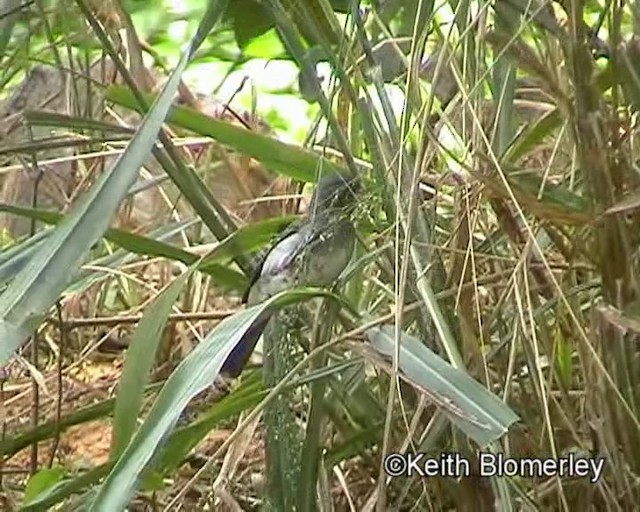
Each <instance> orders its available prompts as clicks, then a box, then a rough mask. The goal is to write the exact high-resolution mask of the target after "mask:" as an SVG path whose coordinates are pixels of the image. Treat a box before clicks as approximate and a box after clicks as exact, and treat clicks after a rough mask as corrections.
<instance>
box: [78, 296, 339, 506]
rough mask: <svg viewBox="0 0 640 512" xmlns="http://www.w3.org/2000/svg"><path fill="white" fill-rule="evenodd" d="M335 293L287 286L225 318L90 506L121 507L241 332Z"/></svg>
mask: <svg viewBox="0 0 640 512" xmlns="http://www.w3.org/2000/svg"><path fill="white" fill-rule="evenodd" d="M318 295H321V296H329V297H334V295H332V294H330V293H328V292H324V291H319V290H291V291H289V292H286V293H283V294H280V295H276V296H275V297H272V298H271V299H269V300H268V301H266V302H263V303H261V304H258V305H256V306H253V307H251V308H248V309H245V310H244V311H240V312H238V313H236V314H235V315H233V316H231V317H228V318H225V319H224V320H223V321H222V322H220V323H219V324H218V325H217V326H216V327H215V328H214V329H213V330H212V331H211V332H210V333H209V335H208V336H207V337H206V338H205V339H204V340H203V341H202V343H200V344H199V345H198V346H197V347H196V348H195V349H194V350H193V351H192V352H191V353H190V354H189V355H188V356H187V357H186V358H185V359H184V360H183V361H182V362H181V363H180V364H179V365H178V367H177V368H176V369H175V370H174V372H173V373H172V374H171V376H170V377H169V379H168V380H167V382H166V383H165V385H164V386H163V388H162V391H161V392H160V394H159V395H158V398H157V399H156V401H155V403H154V404H153V407H152V409H151V411H150V412H149V415H148V416H147V418H146V420H145V421H144V423H143V424H142V425H141V427H140V428H139V429H138V431H137V432H136V434H135V436H134V437H133V439H132V440H131V442H130V443H129V444H128V446H127V447H126V449H125V450H124V452H123V453H122V455H121V457H120V458H119V459H118V461H117V462H116V464H115V466H114V468H113V469H112V471H111V472H110V473H109V476H108V477H107V478H106V479H105V481H104V483H103V484H102V486H101V487H100V490H99V491H98V494H97V495H96V497H95V499H94V500H93V503H92V504H91V508H90V510H92V511H97V510H100V511H101V510H109V511H112V510H113V511H115V510H122V509H123V508H124V507H125V506H126V504H127V503H128V502H129V499H130V497H131V496H132V494H133V492H134V491H135V489H136V487H137V485H138V482H139V480H140V475H141V473H142V472H143V470H144V469H145V467H146V466H147V464H148V463H149V461H150V460H151V458H152V457H153V456H154V454H155V453H156V451H157V450H158V448H159V447H161V446H162V445H163V444H164V442H166V440H167V438H168V435H169V434H170V432H171V430H172V429H173V427H174V426H175V424H176V422H177V421H178V419H179V417H180V414H181V413H182V411H183V410H184V408H185V407H186V405H187V404H188V403H189V401H190V400H191V399H192V398H193V397H194V396H196V395H197V394H198V393H200V392H202V391H203V390H205V389H206V388H207V387H208V386H210V385H211V384H212V383H213V381H214V379H215V378H216V376H217V375H218V373H219V372H220V369H221V368H222V365H223V363H224V361H225V360H226V358H227V356H228V355H229V354H230V353H231V351H232V350H233V348H234V347H235V346H236V345H237V344H238V343H239V342H240V341H241V340H242V337H243V336H244V334H245V332H246V331H247V330H248V329H249V328H250V327H251V326H252V325H253V324H254V322H256V320H258V318H259V317H261V316H262V315H263V314H265V313H266V312H267V310H270V309H272V308H274V307H282V306H284V305H286V304H290V303H292V302H297V301H300V300H302V299H305V298H310V297H314V296H318Z"/></svg>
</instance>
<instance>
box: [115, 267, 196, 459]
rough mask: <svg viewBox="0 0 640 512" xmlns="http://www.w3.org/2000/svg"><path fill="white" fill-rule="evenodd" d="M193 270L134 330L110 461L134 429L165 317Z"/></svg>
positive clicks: (119, 395)
mask: <svg viewBox="0 0 640 512" xmlns="http://www.w3.org/2000/svg"><path fill="white" fill-rule="evenodd" d="M194 268H195V267H191V268H190V269H189V270H188V271H187V272H185V273H183V274H182V275H181V276H180V277H178V278H177V279H175V280H174V281H173V283H171V285H170V286H169V287H168V288H167V289H166V290H164V291H163V292H162V293H161V294H160V295H159V296H158V297H156V299H155V300H154V301H153V303H152V304H151V305H150V306H149V307H148V308H147V310H146V311H145V312H144V315H143V316H142V319H141V320H140V323H139V324H138V327H137V329H136V330H135V332H134V334H133V336H132V338H131V344H130V348H129V350H127V356H126V359H125V363H124V368H123V370H122V376H121V377H120V382H119V384H118V393H117V395H116V407H115V413H114V415H113V437H112V444H111V458H112V459H113V458H117V457H118V456H119V455H120V454H121V453H122V451H123V450H124V448H125V447H126V446H127V444H128V443H129V441H130V439H131V436H132V435H133V433H134V431H135V429H136V423H137V419H138V415H139V413H140V406H141V405H142V398H143V396H144V389H145V385H146V383H147V379H148V378H149V373H150V371H151V368H152V366H153V363H154V361H155V358H156V352H157V350H158V347H159V345H160V342H161V341H162V331H163V330H164V327H165V324H166V322H167V318H168V317H169V314H170V313H171V308H172V307H173V305H174V304H175V302H176V300H177V299H178V296H179V294H180V292H181V291H182V289H183V287H184V285H185V283H186V282H187V279H189V277H191V275H192V274H193V271H194Z"/></svg>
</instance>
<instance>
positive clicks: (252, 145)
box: [107, 85, 348, 182]
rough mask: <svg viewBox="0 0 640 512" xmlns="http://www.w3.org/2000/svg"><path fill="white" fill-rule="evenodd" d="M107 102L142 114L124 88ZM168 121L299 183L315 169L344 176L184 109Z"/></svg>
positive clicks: (303, 153) (305, 155) (313, 156)
mask: <svg viewBox="0 0 640 512" xmlns="http://www.w3.org/2000/svg"><path fill="white" fill-rule="evenodd" d="M107 99H108V100H109V101H113V102H114V103H116V104H118V105H120V106H122V107H127V108H130V109H133V110H137V111H139V112H141V111H142V109H141V108H140V105H139V104H138V103H137V102H136V101H135V99H134V98H133V95H132V94H131V93H130V92H129V91H128V90H127V89H126V88H125V87H122V86H117V85H116V86H111V87H109V88H108V90H107ZM168 120H169V122H170V123H172V124H174V125H176V126H179V127H181V128H185V129H187V130H190V131H192V132H194V133H197V134H199V135H205V136H208V137H211V138H212V139H215V140H217V141H218V142H220V143H221V144H224V145H226V146H229V147H231V148H233V149H235V150H236V151H238V152H240V153H242V154H245V155H248V156H251V157H253V158H255V159H256V160H260V161H261V162H262V163H263V164H264V165H266V166H267V167H269V168H271V169H273V170H275V171H277V172H279V173H280V174H284V175H285V176H290V177H292V178H295V179H297V180H300V181H305V182H313V181H315V177H316V174H317V172H318V169H322V170H323V171H322V172H325V173H329V172H339V173H342V174H348V173H347V171H346V170H345V169H344V168H343V167H342V166H340V165H338V164H334V163H333V162H331V161H330V160H329V159H327V158H325V157H322V156H320V155H318V154H317V153H315V152H312V151H309V150H306V149H303V148H301V147H299V146H295V145H293V144H286V143H284V142H280V141H279V140H276V139H273V138H271V137H267V136H265V135H261V134H259V133H256V132H253V131H250V130H247V129H245V128H241V127H239V126H236V125H234V124H231V123H229V122H226V121H221V120H218V119H214V118H213V117H209V116H207V115H205V114H202V113H200V112H197V111H195V110H192V109H189V108H186V107H177V106H176V107H173V108H172V110H171V114H170V115H169V118H168Z"/></svg>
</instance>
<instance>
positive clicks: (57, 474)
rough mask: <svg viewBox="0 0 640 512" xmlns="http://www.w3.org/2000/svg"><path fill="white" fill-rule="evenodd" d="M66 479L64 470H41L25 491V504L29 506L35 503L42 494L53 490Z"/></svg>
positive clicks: (29, 482) (30, 479)
mask: <svg viewBox="0 0 640 512" xmlns="http://www.w3.org/2000/svg"><path fill="white" fill-rule="evenodd" d="M63 478H64V469H62V468H46V469H41V470H40V471H38V472H37V473H36V474H34V475H33V476H32V477H31V478H29V481H28V482H27V486H26V488H25V490H24V503H25V504H28V503H29V502H31V501H34V500H35V499H37V498H38V496H40V495H41V494H44V493H46V492H47V491H49V490H50V489H52V488H53V487H54V486H55V485H56V484H58V483H60V482H61V481H62V479H63Z"/></svg>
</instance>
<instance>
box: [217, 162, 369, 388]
mask: <svg viewBox="0 0 640 512" xmlns="http://www.w3.org/2000/svg"><path fill="white" fill-rule="evenodd" d="M358 190H359V180H358V177H357V176H355V177H354V176H344V175H342V174H338V173H333V174H326V175H324V176H322V177H321V178H320V180H319V181H318V184H317V186H316V189H315V191H314V194H313V196H312V198H311V202H310V204H309V209H308V213H307V214H306V215H305V216H304V217H302V218H301V219H299V220H297V221H295V222H293V223H291V224H290V225H289V226H288V227H287V228H285V229H284V230H283V231H282V233H281V234H280V235H279V236H278V237H277V238H276V239H275V241H274V242H273V243H272V244H271V245H270V246H269V247H267V248H266V249H265V250H264V251H262V252H261V253H259V254H258V256H257V257H256V260H255V264H254V270H253V272H252V274H251V275H250V277H249V280H248V284H247V287H246V289H245V291H244V294H243V296H242V302H243V303H244V304H246V305H247V306H253V305H256V304H258V303H260V302H263V301H265V300H267V299H268V298H269V297H272V296H274V295H276V294H278V293H280V292H282V291H284V290H287V289H292V288H296V287H305V286H311V287H329V286H331V285H333V284H334V283H335V281H336V280H337V279H338V277H340V274H341V273H342V271H343V270H344V269H345V268H346V266H347V264H348V263H349V261H350V260H351V257H352V255H353V250H354V247H355V240H356V232H355V227H354V225H353V221H352V219H351V215H352V213H353V210H354V209H355V206H356V201H355V199H356V194H357V192H358ZM272 315H273V313H272V312H266V313H265V315H263V317H260V318H259V319H258V320H257V321H256V322H254V323H253V325H252V326H251V327H250V328H249V329H247V331H246V332H245V334H244V336H243V337H242V339H241V340H240V341H239V342H238V343H237V344H236V346H235V347H234V349H233V350H232V351H231V353H230V354H229V356H227V359H226V360H225V362H224V363H223V365H222V368H221V371H220V375H221V376H223V377H226V378H236V377H238V376H239V375H240V374H241V373H242V370H243V369H244V367H245V365H246V363H247V361H248V360H249V358H250V357H251V354H252V353H253V349H254V348H255V346H256V343H257V342H258V340H259V339H260V336H261V335H262V332H263V331H264V329H265V328H266V326H267V324H268V323H269V319H270V318H271V316H272Z"/></svg>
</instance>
